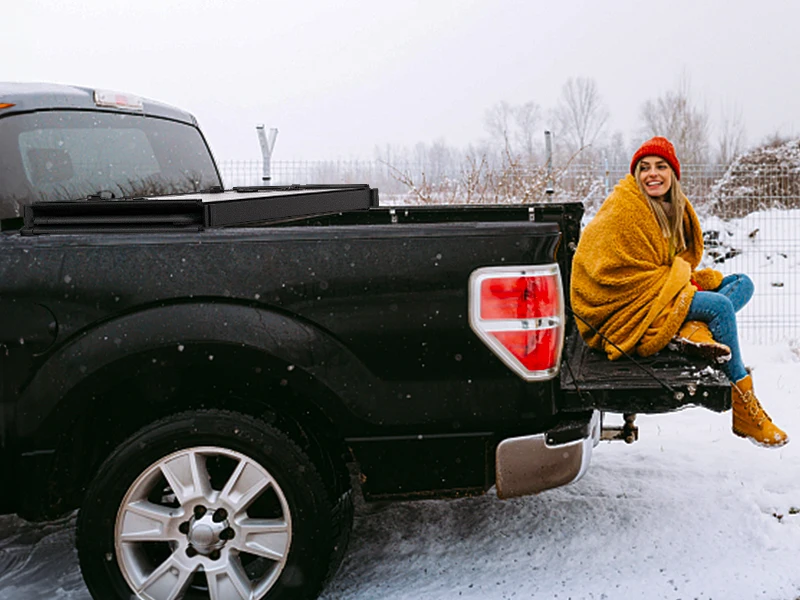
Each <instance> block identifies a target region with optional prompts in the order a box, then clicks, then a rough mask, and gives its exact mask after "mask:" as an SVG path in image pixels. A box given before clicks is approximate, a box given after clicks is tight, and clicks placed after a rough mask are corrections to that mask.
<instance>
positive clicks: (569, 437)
mask: <svg viewBox="0 0 800 600" xmlns="http://www.w3.org/2000/svg"><path fill="white" fill-rule="evenodd" d="M600 428H601V419H600V412H599V411H597V410H594V411H592V412H591V413H589V415H588V418H586V419H582V420H576V421H571V422H568V423H563V424H561V425H560V426H559V427H558V428H556V429H553V430H551V431H547V432H545V433H540V434H536V435H529V436H522V437H515V438H508V439H506V440H503V441H502V442H500V444H499V445H498V446H497V450H496V454H495V458H496V460H495V476H496V485H497V496H498V497H499V498H502V499H507V498H516V497H517V496H525V495H528V494H537V493H539V492H543V491H544V490H549V489H552V488H556V487H561V486H563V485H567V484H569V483H572V482H574V481H577V480H578V479H580V478H581V477H582V476H583V474H584V473H585V472H586V470H587V469H588V468H589V462H590V461H591V457H592V449H593V448H594V447H595V446H596V445H597V444H598V442H599V441H600Z"/></svg>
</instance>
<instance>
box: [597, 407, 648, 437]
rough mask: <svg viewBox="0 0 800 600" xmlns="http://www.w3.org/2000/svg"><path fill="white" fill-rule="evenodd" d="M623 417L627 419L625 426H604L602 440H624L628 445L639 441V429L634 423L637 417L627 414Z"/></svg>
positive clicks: (601, 433)
mask: <svg viewBox="0 0 800 600" xmlns="http://www.w3.org/2000/svg"><path fill="white" fill-rule="evenodd" d="M622 417H623V419H625V423H624V424H623V425H603V427H602V428H601V429H600V439H601V440H609V441H612V440H623V441H624V442H625V443H626V444H632V443H633V442H635V441H636V440H638V439H639V428H638V427H637V426H636V424H635V423H634V422H635V421H636V415H635V414H633V413H626V414H623V415H622Z"/></svg>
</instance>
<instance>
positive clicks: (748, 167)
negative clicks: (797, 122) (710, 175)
mask: <svg viewBox="0 0 800 600" xmlns="http://www.w3.org/2000/svg"><path fill="white" fill-rule="evenodd" d="M710 200H711V203H710V206H709V208H710V211H711V213H712V214H714V215H716V216H718V217H720V218H723V219H731V218H738V217H743V216H745V215H748V214H750V213H753V212H756V211H758V210H764V209H768V208H798V207H800V140H792V141H789V142H784V143H780V144H778V145H768V146H762V147H761V148H757V149H755V150H752V151H751V152H748V153H746V154H742V155H741V156H739V157H738V158H737V159H736V160H735V161H734V162H733V163H732V164H731V166H730V167H729V168H728V170H727V172H726V173H725V175H723V176H722V178H721V179H720V180H719V181H718V182H717V183H716V184H714V186H713V188H712V189H711V194H710Z"/></svg>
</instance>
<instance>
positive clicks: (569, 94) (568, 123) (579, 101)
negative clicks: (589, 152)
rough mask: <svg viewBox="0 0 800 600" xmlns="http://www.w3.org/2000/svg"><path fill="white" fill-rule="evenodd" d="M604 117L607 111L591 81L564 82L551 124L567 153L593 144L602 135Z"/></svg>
mask: <svg viewBox="0 0 800 600" xmlns="http://www.w3.org/2000/svg"><path fill="white" fill-rule="evenodd" d="M608 116H609V113H608V108H607V107H606V105H605V103H604V102H603V101H602V98H601V97H600V93H599V92H598V91H597V84H596V83H595V81H594V79H588V78H585V77H578V78H576V79H573V78H571V77H570V78H569V79H567V82H566V83H565V84H564V85H563V87H562V88H561V97H560V98H559V101H558V105H557V106H556V109H555V122H556V125H557V129H556V134H557V135H558V136H559V137H560V138H561V140H562V141H563V142H565V143H566V144H567V147H568V149H569V151H570V153H571V154H574V153H576V152H581V151H582V150H583V149H585V148H588V147H589V146H591V145H592V144H593V143H595V141H596V140H597V139H598V137H599V136H600V135H601V134H602V133H603V130H604V128H605V126H606V122H607V121H608Z"/></svg>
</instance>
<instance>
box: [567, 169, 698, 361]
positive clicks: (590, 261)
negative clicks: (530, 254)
mask: <svg viewBox="0 0 800 600" xmlns="http://www.w3.org/2000/svg"><path fill="white" fill-rule="evenodd" d="M683 223H684V234H685V237H686V244H687V246H688V248H687V249H686V250H684V251H683V252H681V253H680V254H678V255H677V256H676V257H675V258H674V259H672V260H670V256H669V242H668V240H667V239H666V238H664V236H663V234H662V233H661V228H660V227H659V226H658V222H657V221H656V217H655V215H654V214H653V211H652V209H651V208H650V205H649V203H648V201H647V200H646V199H645V198H644V197H643V195H642V193H641V192H640V191H639V188H638V186H637V185H636V180H635V179H634V178H633V176H632V175H627V176H626V177H625V178H624V179H621V180H620V182H619V183H618V184H617V185H616V187H615V188H614V191H613V192H612V193H611V195H610V196H609V197H608V198H607V199H606V200H605V202H603V205H602V206H601V207H600V210H599V211H598V212H597V215H596V216H595V217H594V219H592V221H591V222H590V223H589V224H588V225H587V226H586V228H585V229H584V230H583V232H582V233H581V239H580V242H579V243H578V248H577V250H576V252H575V257H574V259H573V262H572V289H571V299H572V309H573V311H574V312H575V313H576V315H578V316H580V317H582V318H583V319H585V320H586V321H588V322H589V323H590V324H591V325H592V327H594V328H595V329H596V330H598V331H599V332H600V333H601V334H602V336H601V335H598V334H597V333H596V332H595V331H594V330H592V329H591V328H590V327H588V326H587V325H586V324H584V323H583V322H582V321H581V320H580V319H576V321H577V325H578V330H579V331H580V333H581V335H582V336H583V338H584V339H585V340H586V343H587V344H588V345H589V346H590V347H591V348H595V349H597V350H602V351H604V352H606V353H607V354H608V358H609V359H611V360H615V359H617V358H619V357H620V356H622V354H621V352H620V351H619V350H618V349H617V348H615V347H614V346H613V345H612V344H610V343H609V341H607V340H610V341H611V342H613V343H614V344H616V346H618V347H619V348H621V349H622V350H624V351H625V352H626V353H631V352H632V351H635V352H636V353H638V354H639V355H641V356H649V355H651V354H654V353H656V352H658V351H659V350H661V349H662V348H663V347H664V346H666V345H667V343H668V342H669V340H670V339H672V337H673V336H674V335H675V334H676V333H677V331H678V329H679V328H680V326H681V324H682V323H683V321H684V319H685V318H686V314H687V313H688V312H689V305H690V304H691V301H692V297H693V296H694V293H695V288H694V286H693V285H692V284H691V283H690V279H691V275H692V272H693V271H694V269H695V268H696V267H697V265H698V264H699V263H700V259H701V258H702V256H703V235H702V231H701V229H700V223H699V221H698V220H697V215H696V214H695V212H694V208H693V207H692V205H691V204H690V203H689V202H688V201H687V202H686V211H685V213H684V219H683ZM604 337H605V338H607V340H606V339H603V338H604Z"/></svg>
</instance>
